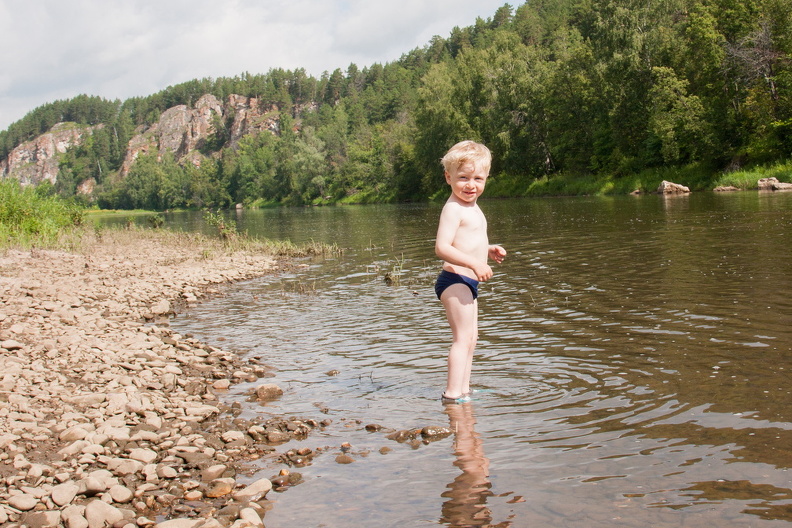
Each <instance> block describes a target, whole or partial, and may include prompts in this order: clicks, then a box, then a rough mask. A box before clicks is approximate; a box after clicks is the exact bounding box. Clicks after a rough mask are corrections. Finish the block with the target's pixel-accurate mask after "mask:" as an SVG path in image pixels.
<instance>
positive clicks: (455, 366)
mask: <svg viewBox="0 0 792 528" xmlns="http://www.w3.org/2000/svg"><path fill="white" fill-rule="evenodd" d="M440 300H441V301H442V303H443V306H444V307H445V310H446V316H447V317H448V324H449V325H451V332H452V335H453V341H452V343H451V349H450V350H449V351H448V381H447V383H446V390H445V395H446V396H447V397H449V398H458V397H459V396H462V395H463V394H464V393H465V392H468V391H469V390H470V372H471V368H472V364H473V351H474V350H475V348H476V339H477V338H478V303H477V302H476V299H474V298H473V293H472V292H471V291H470V288H468V286H467V285H465V284H453V285H451V286H449V287H448V288H447V289H446V290H445V291H444V292H443V294H442V296H441V298H440Z"/></svg>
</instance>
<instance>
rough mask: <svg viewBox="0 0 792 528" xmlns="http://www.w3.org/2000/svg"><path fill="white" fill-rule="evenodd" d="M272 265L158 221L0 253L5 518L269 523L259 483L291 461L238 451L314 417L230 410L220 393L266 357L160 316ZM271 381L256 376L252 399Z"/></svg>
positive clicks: (0, 491) (264, 446) (278, 479)
mask: <svg viewBox="0 0 792 528" xmlns="http://www.w3.org/2000/svg"><path fill="white" fill-rule="evenodd" d="M279 266H280V264H279V263H278V262H277V261H276V259H275V258H274V257H272V256H270V255H266V254H261V253H255V252H252V251H246V250H243V249H237V250H235V251H231V250H229V249H228V248H227V247H226V246H224V245H223V244H222V242H221V241H217V240H213V239H208V238H205V237H197V236H190V235H185V234H178V233H170V232H167V231H159V230H158V231H153V230H148V231H146V230H135V229H133V230H117V231H116V230H112V231H106V232H99V231H97V232H96V233H89V234H88V235H86V237H85V239H84V240H83V241H82V243H81V244H80V246H79V248H78V249H75V250H73V251H53V250H37V249H33V250H29V251H18V250H9V251H7V252H5V253H3V254H0V525H3V526H8V527H20V528H21V527H23V526H26V527H44V526H47V527H59V526H64V527H68V528H80V527H88V528H100V527H105V526H113V527H124V528H130V527H136V526H143V527H146V526H157V527H162V528H177V527H178V528H181V527H188V528H198V527H227V526H233V527H243V526H263V518H264V515H265V513H266V511H267V509H268V508H269V507H270V504H269V502H268V501H267V499H266V495H267V493H268V492H270V491H271V489H272V487H273V482H274V485H275V486H276V487H278V486H288V485H289V479H290V475H289V473H288V471H287V470H285V469H284V470H283V471H282V474H281V475H278V476H275V477H272V478H265V479H259V480H256V479H250V478H244V477H245V475H244V469H243V468H244V465H245V464H246V463H250V461H254V460H260V459H262V457H272V458H273V459H275V457H277V456H280V455H278V454H277V452H276V450H275V446H277V445H279V444H282V443H284V442H286V441H288V440H289V439H291V438H295V437H297V438H301V437H305V436H307V435H308V434H309V433H310V432H311V430H313V429H314V428H317V427H320V426H321V425H320V424H319V423H317V422H316V421H315V420H312V419H301V418H297V417H289V418H283V419H269V420H267V421H265V422H255V423H254V422H252V421H245V420H240V419H238V418H236V417H235V414H237V413H235V410H236V409H234V408H233V406H229V405H226V404H223V403H222V399H223V398H222V395H223V393H224V392H225V391H227V390H228V388H229V387H230V386H232V385H233V384H234V383H235V382H238V381H242V380H244V381H253V380H256V379H258V378H262V377H264V376H265V375H266V367H264V366H262V365H260V364H257V363H253V362H248V361H246V360H245V359H244V358H241V357H239V356H238V355H236V354H234V353H231V352H227V351H224V350H221V349H218V348H215V347H213V346H209V345H208V344H206V343H202V342H199V341H198V340H196V339H193V338H191V337H189V336H182V335H179V334H177V333H175V332H173V331H172V330H171V329H170V327H169V324H168V316H169V314H172V313H173V312H174V311H178V309H179V307H181V306H184V305H185V304H189V303H195V302H198V301H199V300H200V299H201V298H202V297H205V296H207V295H211V294H214V293H218V290H217V288H218V286H219V285H222V284H224V283H229V282H233V281H239V280H245V279H250V278H253V277H256V276H261V275H263V274H266V273H272V272H275V271H277V270H278V269H279ZM279 393H280V389H279V388H278V387H277V386H274V385H272V384H267V383H266V380H262V382H261V384H260V385H259V386H258V389H257V391H256V394H255V395H253V397H256V398H259V399H267V398H273V397H277V396H278V394H279ZM298 456H302V457H310V456H312V453H301V454H298ZM292 476H294V475H292Z"/></svg>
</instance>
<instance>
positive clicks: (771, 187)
mask: <svg viewBox="0 0 792 528" xmlns="http://www.w3.org/2000/svg"><path fill="white" fill-rule="evenodd" d="M756 186H757V187H758V188H759V190H760V191H790V190H792V183H784V182H780V181H778V178H762V179H760V180H759V181H758V182H756Z"/></svg>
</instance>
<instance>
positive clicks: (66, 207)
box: [0, 180, 84, 248]
mask: <svg viewBox="0 0 792 528" xmlns="http://www.w3.org/2000/svg"><path fill="white" fill-rule="evenodd" d="M48 190H49V189H48V188H47V186H42V187H40V188H38V189H34V188H33V187H24V188H23V187H22V186H21V185H20V184H19V182H17V181H16V180H0V247H2V248H7V247H10V246H22V247H31V246H50V245H52V244H55V243H56V242H57V240H58V238H59V237H60V236H61V235H62V234H63V232H64V231H65V230H67V229H69V228H74V227H78V226H80V225H82V224H83V220H84V210H83V209H82V208H81V207H79V206H76V205H74V204H71V203H68V202H66V201H65V200H62V199H61V198H59V197H57V196H53V195H51V194H49V192H48Z"/></svg>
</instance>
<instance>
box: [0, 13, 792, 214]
mask: <svg viewBox="0 0 792 528" xmlns="http://www.w3.org/2000/svg"><path fill="white" fill-rule="evenodd" d="M790 13H792V0H640V1H639V0H531V1H529V2H526V3H524V4H522V5H519V6H517V7H516V8H515V7H513V6H511V5H509V4H505V5H504V6H503V7H501V8H499V9H498V10H497V11H496V12H495V13H494V14H493V16H492V17H489V18H487V19H477V20H476V21H475V23H474V24H473V25H471V26H468V27H464V28H460V27H455V28H453V30H452V31H451V32H450V34H449V35H448V36H446V37H441V36H436V37H434V38H433V39H432V40H431V41H430V42H428V43H427V44H426V45H424V46H423V47H420V48H417V49H414V50H411V51H408V52H405V53H404V54H403V55H402V56H401V58H399V59H398V60H396V61H394V62H391V63H387V64H372V65H368V66H365V67H362V68H360V67H358V66H357V65H355V64H350V65H349V66H347V67H346V69H345V70H342V69H341V68H338V69H336V70H335V71H333V72H325V73H324V74H323V75H322V76H321V77H320V78H318V79H317V78H315V77H312V76H310V75H308V74H307V73H306V72H305V70H303V69H296V70H294V71H290V70H282V69H273V70H270V71H268V72H267V73H261V74H250V73H244V74H241V75H238V76H236V77H233V78H217V79H200V80H191V81H187V82H184V83H182V84H178V85H175V86H170V87H167V88H166V89H164V90H162V91H161V92H159V93H156V94H153V95H150V96H147V97H138V98H132V99H128V100H125V101H108V100H105V99H102V98H100V97H94V96H87V95H81V96H78V97H75V98H73V99H71V100H66V101H56V102H53V103H50V104H46V105H44V106H41V107H39V108H36V109H35V110H33V111H31V112H30V113H29V114H28V115H26V116H25V117H24V118H23V119H21V120H19V121H17V122H15V123H13V124H12V125H11V126H9V128H8V129H7V130H5V131H2V132H0V159H2V158H5V157H7V155H8V153H9V152H10V151H11V150H12V149H13V148H14V147H15V146H17V145H19V144H20V143H22V142H24V141H27V140H29V139H32V138H34V137H36V136H37V135H39V134H41V133H43V132H46V131H47V130H49V128H50V127H52V125H54V124H55V123H58V122H62V121H73V122H76V123H79V124H85V125H94V124H99V123H101V124H104V127H103V128H101V129H98V130H97V131H96V132H95V133H94V134H93V135H92V136H91V137H90V139H89V140H88V141H87V142H86V143H85V144H84V145H83V146H82V147H80V148H76V149H73V150H71V151H70V152H68V153H67V155H66V156H65V157H64V158H63V160H62V162H61V166H60V173H59V176H58V182H57V184H56V185H55V186H54V188H53V189H52V192H57V193H59V194H61V195H63V196H66V197H70V196H75V193H76V188H77V185H78V184H79V183H80V182H82V181H84V180H85V179H87V178H94V180H95V181H96V182H97V187H96V192H95V194H94V197H93V199H92V200H94V203H93V204H94V205H98V206H99V207H102V208H116V209H129V208H145V209H155V210H164V209H169V208H180V207H188V208H189V207H227V206H231V205H233V204H236V203H243V204H245V205H247V206H253V207H256V206H264V205H270V204H290V205H298V204H323V203H372V202H396V201H418V200H427V199H431V198H433V197H436V196H438V195H439V194H441V193H442V192H443V191H444V183H445V182H444V179H443V178H442V172H441V169H440V165H439V158H440V157H441V156H442V155H443V153H444V152H445V151H446V150H447V149H448V147H450V146H451V145H452V144H453V143H454V142H456V141H458V140H460V139H475V140H479V141H482V142H484V143H485V144H487V145H488V146H489V147H490V149H491V150H492V151H493V154H494V161H493V167H492V173H491V182H490V183H489V184H488V186H489V187H490V188H489V189H488V191H487V192H488V193H489V194H492V195H499V196H519V195H526V194H530V193H531V192H537V191H536V189H540V190H543V192H552V191H553V187H552V183H548V182H559V181H563V182H564V184H563V186H562V187H563V188H559V189H558V192H560V193H561V192H570V190H572V192H574V189H575V188H576V187H575V186H576V183H579V182H589V183H590V182H596V189H597V190H598V192H630V191H631V190H633V189H634V188H636V187H641V186H648V185H650V182H652V181H654V180H653V178H654V179H657V177H658V176H657V175H658V174H666V173H673V174H679V175H681V177H682V178H683V180H685V181H681V182H680V183H685V184H687V185H690V186H691V187H694V188H705V187H706V186H707V185H710V184H711V183H712V181H713V180H714V178H715V176H716V175H719V174H729V173H731V172H734V171H739V170H744V169H746V168H750V167H761V166H767V165H772V164H784V163H788V162H789V160H790V154H791V153H792V60H791V59H792V27H791V26H792V21H791V15H790ZM207 93H210V94H214V95H215V96H217V97H218V98H220V99H221V100H225V98H227V97H228V95H230V94H240V95H245V96H251V97H257V98H258V100H259V101H260V102H261V104H266V105H268V106H269V105H273V104H274V105H276V106H277V108H278V109H279V113H280V116H279V118H280V127H279V133H278V134H273V133H270V132H263V133H260V134H258V135H250V136H247V137H245V138H244V139H243V140H241V141H240V142H239V143H238V144H235V145H233V146H232V145H230V144H229V142H228V134H227V128H226V127H227V126H228V123H224V122H222V120H218V121H217V122H216V123H215V124H214V125H215V132H214V135H213V137H212V138H211V141H207V142H206V144H205V145H204V146H203V147H202V154H203V155H204V156H205V160H204V161H203V162H202V163H201V165H200V167H196V166H194V165H193V164H190V163H187V164H179V163H178V162H177V161H176V160H174V159H172V158H168V157H165V158H164V159H160V160H158V159H156V158H155V157H142V158H140V159H139V160H138V161H137V162H136V163H135V164H134V166H133V167H132V169H131V171H130V172H129V174H128V176H127V177H126V178H123V179H121V178H119V176H118V170H119V167H120V165H121V162H122V161H123V158H124V154H125V150H126V145H127V143H128V142H129V140H130V138H131V137H132V135H133V134H134V131H135V128H136V127H138V126H139V125H150V124H152V123H155V122H157V121H158V119H159V116H160V115H161V114H162V112H163V111H165V110H166V109H168V108H170V107H172V106H175V105H179V104H185V105H188V106H190V105H192V104H193V103H194V102H195V101H196V100H197V99H198V98H199V97H201V96H202V95H204V94H207ZM787 166H788V165H787ZM643 190H648V189H643ZM82 199H83V200H85V199H86V198H82Z"/></svg>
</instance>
